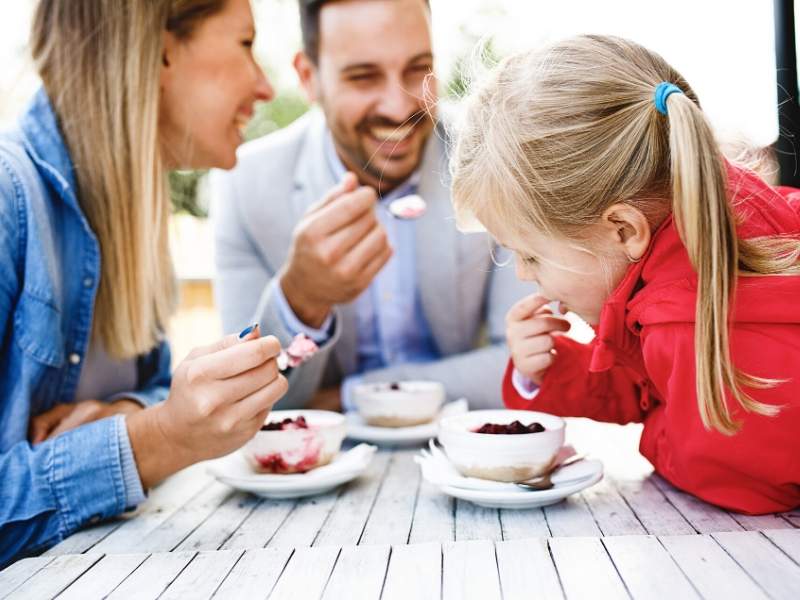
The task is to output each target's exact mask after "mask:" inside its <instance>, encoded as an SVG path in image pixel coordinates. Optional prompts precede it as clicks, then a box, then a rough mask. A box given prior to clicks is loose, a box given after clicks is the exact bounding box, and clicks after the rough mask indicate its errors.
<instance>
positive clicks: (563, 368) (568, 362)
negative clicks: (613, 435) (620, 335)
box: [503, 336, 651, 423]
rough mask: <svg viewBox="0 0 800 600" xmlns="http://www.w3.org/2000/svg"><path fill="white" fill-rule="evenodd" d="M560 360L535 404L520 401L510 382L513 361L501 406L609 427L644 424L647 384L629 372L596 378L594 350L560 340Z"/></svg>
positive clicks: (601, 374) (616, 368) (614, 371)
mask: <svg viewBox="0 0 800 600" xmlns="http://www.w3.org/2000/svg"><path fill="white" fill-rule="evenodd" d="M555 348H556V352H557V354H558V357H557V359H556V361H555V362H554V363H553V365H552V366H551V367H550V368H549V369H548V370H547V373H546V374H545V376H544V380H543V382H542V386H541V388H540V389H539V393H538V394H537V395H536V397H534V398H533V399H532V400H526V399H525V398H523V397H522V396H520V395H519V392H517V389H516V388H515V387H514V383H513V381H512V373H513V371H514V363H513V361H509V363H508V367H507V369H506V374H505V378H504V379H503V401H504V402H505V405H506V406H507V407H508V408H516V409H524V410H540V411H542V412H547V413H551V414H554V415H559V416H562V417H588V418H590V419H595V420H596V421H607V422H611V423H630V422H640V421H642V420H643V419H644V417H645V411H647V410H648V409H649V407H650V404H651V400H650V398H649V391H648V385H647V382H646V381H645V380H644V379H643V378H642V377H640V376H637V375H636V374H635V372H634V371H633V370H631V369H629V368H627V367H625V366H622V365H615V366H614V367H612V368H611V369H609V370H608V371H602V372H599V373H592V372H590V371H589V364H590V361H591V357H592V350H593V344H581V343H579V342H576V341H575V340H572V339H570V338H567V337H564V336H559V337H557V338H556V341H555Z"/></svg>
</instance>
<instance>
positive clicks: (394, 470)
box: [358, 450, 421, 544]
mask: <svg viewBox="0 0 800 600" xmlns="http://www.w3.org/2000/svg"><path fill="white" fill-rule="evenodd" d="M416 453H417V451H416V450H396V451H395V452H394V453H393V454H392V457H391V460H390V461H389V465H388V467H387V470H386V475H385V476H384V479H383V483H382V484H381V487H380V490H379V491H378V495H377V497H376V498H375V505H374V506H373V507H372V511H371V512H370V513H369V519H368V520H367V524H366V527H365V528H364V532H363V534H362V535H361V539H360V540H359V542H358V543H359V544H407V543H408V539H409V535H410V532H411V524H412V521H413V518H414V505H415V504H416V500H417V491H418V490H419V483H420V479H421V476H420V470H419V467H418V466H417V464H416V463H415V462H414V455H415V454H416Z"/></svg>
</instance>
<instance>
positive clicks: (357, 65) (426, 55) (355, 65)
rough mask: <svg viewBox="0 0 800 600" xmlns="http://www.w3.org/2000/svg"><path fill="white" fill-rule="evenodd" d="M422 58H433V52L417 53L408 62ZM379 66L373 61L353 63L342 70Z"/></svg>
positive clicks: (359, 69) (344, 71) (357, 69)
mask: <svg viewBox="0 0 800 600" xmlns="http://www.w3.org/2000/svg"><path fill="white" fill-rule="evenodd" d="M422 59H428V60H433V54H432V53H431V52H421V53H419V54H416V55H415V56H412V57H411V58H410V59H409V61H408V63H407V64H409V65H410V64H412V63H415V62H417V61H419V60H422ZM378 67H379V65H378V64H376V63H371V62H362V63H353V64H351V65H346V66H344V67H342V70H341V72H342V73H346V72H348V71H361V70H367V69H375V68H378Z"/></svg>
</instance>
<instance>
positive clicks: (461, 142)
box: [451, 36, 800, 434]
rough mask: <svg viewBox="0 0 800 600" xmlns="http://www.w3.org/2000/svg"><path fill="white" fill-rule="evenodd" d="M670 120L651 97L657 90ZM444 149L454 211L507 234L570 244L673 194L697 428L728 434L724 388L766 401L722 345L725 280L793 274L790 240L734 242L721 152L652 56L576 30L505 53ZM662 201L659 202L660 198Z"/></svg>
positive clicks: (731, 286)
mask: <svg viewBox="0 0 800 600" xmlns="http://www.w3.org/2000/svg"><path fill="white" fill-rule="evenodd" d="M663 81H667V82H671V83H673V84H675V85H677V86H678V87H680V88H681V90H682V91H683V92H684V93H683V94H671V95H670V96H669V97H668V100H667V105H668V114H667V116H665V115H663V114H661V113H659V112H658V110H657V109H656V106H655V104H654V91H655V88H656V86H657V85H658V84H659V83H661V82H663ZM466 102H467V105H466V112H465V117H464V122H463V124H462V127H461V129H460V131H459V132H458V133H459V136H458V140H457V143H456V147H455V150H454V153H453V157H452V162H451V170H452V172H453V201H454V204H455V207H456V212H457V214H458V216H459V219H460V220H461V221H462V222H465V221H466V220H467V219H469V218H470V217H477V218H478V219H479V220H483V219H481V216H482V215H483V216H486V215H489V214H491V219H492V220H493V221H495V222H499V223H502V224H503V225H504V226H507V227H509V228H510V230H511V231H513V232H515V233H517V234H520V235H524V232H525V231H526V230H530V229H531V228H533V229H534V230H537V231H540V232H543V233H545V234H547V235H552V236H556V237H562V238H566V239H580V234H581V232H582V231H584V232H585V228H586V227H587V226H589V225H591V224H594V223H596V222H598V221H599V219H600V218H601V216H602V215H603V213H604V211H605V210H606V209H607V208H608V207H609V206H611V205H612V204H615V203H618V202H624V203H628V204H630V205H633V206H635V207H637V208H639V209H640V210H641V211H642V212H643V213H644V214H645V215H653V214H655V213H657V212H663V209H662V211H658V210H655V211H654V210H653V209H654V207H655V208H656V209H657V208H658V206H659V205H661V206H664V205H665V204H666V203H669V202H671V209H672V213H673V215H674V219H675V224H676V227H677V230H678V232H679V234H680V236H681V239H682V241H683V243H684V245H685V247H686V250H687V252H688V254H689V259H690V261H691V263H692V265H693V267H694V268H695V270H696V271H697V277H698V281H697V308H696V321H695V350H696V351H695V355H696V357H695V366H696V374H697V375H696V379H697V382H696V384H697V403H698V408H699V411H700V416H701V418H702V420H703V423H704V425H705V426H706V428H711V427H713V428H714V429H716V430H718V431H720V432H722V433H726V434H732V433H734V432H735V431H737V430H738V428H739V423H738V422H737V421H736V420H735V419H734V418H733V416H732V414H731V409H730V407H729V406H728V404H727V402H726V400H725V393H726V391H728V392H729V393H730V395H731V397H732V398H733V399H735V401H736V402H737V403H738V404H739V405H740V406H741V407H742V408H743V409H745V410H747V411H752V412H756V413H759V414H764V415H773V414H775V413H776V412H777V407H775V406H771V405H768V404H764V403H761V402H758V401H756V400H754V399H753V398H751V397H750V396H749V395H748V394H747V393H746V392H745V391H744V387H750V388H763V387H767V386H769V385H773V384H774V383H775V382H774V381H772V380H766V379H762V378H757V377H753V376H749V375H746V374H743V373H741V372H739V371H738V370H737V369H736V368H735V367H734V366H733V364H732V362H731V357H730V350H729V338H730V335H729V323H728V316H729V314H730V312H731V302H732V298H733V297H734V291H735V286H736V279H737V275H739V274H762V275H776V274H789V273H798V272H800V264H799V263H798V258H800V241H798V240H794V239H787V238H781V237H776V238H756V239H749V240H741V239H737V237H736V221H735V217H734V216H733V213H732V209H731V205H730V202H729V199H728V196H727V187H726V183H727V182H726V169H725V163H724V159H723V158H722V155H721V153H720V150H719V148H718V146H717V144H716V142H715V139H714V136H713V133H712V131H711V127H710V126H709V124H708V122H707V120H706V118H705V116H704V114H703V112H702V110H701V109H700V105H699V103H698V100H697V97H696V95H695V93H694V92H693V91H692V89H691V87H690V86H689V84H688V83H687V82H686V80H685V79H684V78H683V77H681V75H680V74H679V73H678V72H677V71H675V70H674V69H673V68H672V67H670V66H669V65H668V64H667V63H666V62H665V61H664V60H663V59H662V58H661V57H660V56H659V55H657V54H655V53H654V52H650V51H648V50H647V49H645V48H643V47H642V46H639V45H638V44H635V43H633V42H630V41H627V40H624V39H621V38H616V37H609V36H579V37H575V38H571V39H568V40H565V41H562V42H560V43H557V44H555V45H553V46H551V47H549V48H547V49H546V50H544V51H540V52H527V53H522V54H517V55H515V56H512V57H510V58H508V59H506V60H505V61H503V62H501V64H500V65H498V67H497V68H496V69H495V70H494V71H493V72H492V73H491V75H490V77H489V79H488V80H487V81H486V82H485V83H483V84H482V85H481V86H480V87H478V88H477V89H476V90H475V91H474V92H473V93H472V94H471V95H470V97H469V98H468V99H467V101H466ZM670 199H671V200H670Z"/></svg>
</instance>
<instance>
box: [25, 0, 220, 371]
mask: <svg viewBox="0 0 800 600" xmlns="http://www.w3.org/2000/svg"><path fill="white" fill-rule="evenodd" d="M224 1H225V0H80V1H75V0H41V1H40V2H39V4H38V6H37V9H36V13H35V16H34V22H33V28H32V32H31V47H32V53H33V58H34V60H35V62H36V65H37V68H38V71H39V75H40V76H41V78H42V81H43V83H44V87H45V90H46V91H47V93H48V96H49V98H50V101H51V103H52V105H53V109H54V111H55V113H56V116H57V119H58V123H59V126H60V129H61V133H62V135H63V137H64V140H65V142H66V146H67V148H68V150H69V154H70V157H71V159H72V163H73V166H74V169H75V179H76V181H77V188H78V190H77V197H78V202H79V204H80V206H81V208H82V210H83V212H84V214H85V215H86V218H87V220H88V221H89V225H90V226H91V228H92V231H93V233H94V234H95V236H96V237H97V240H98V243H99V245H100V254H101V260H100V262H101V275H100V282H99V289H98V293H97V298H96V302H95V312H94V323H93V338H94V339H99V340H100V341H101V342H102V343H103V346H104V348H105V350H106V352H108V353H109V354H110V355H111V356H114V357H116V358H130V357H133V356H136V355H139V354H142V353H145V352H147V351H149V350H150V349H152V348H153V347H154V345H155V344H156V343H157V342H158V339H159V337H160V334H161V331H162V330H163V328H164V327H165V326H166V324H167V321H168V319H169V317H170V316H171V314H172V312H173V310H174V307H175V296H176V293H175V280H174V274H173V269H172V263H171V259H170V253H169V245H168V237H167V227H168V217H169V211H170V203H169V191H168V188H167V180H166V172H165V171H166V169H165V166H164V162H163V160H162V156H161V150H160V147H159V133H158V123H159V103H160V91H159V80H160V78H159V73H160V69H161V67H162V61H163V41H162V40H163V38H162V36H163V32H164V31H165V30H170V31H172V32H173V33H175V35H176V36H178V37H186V36H188V35H189V34H190V33H191V29H192V27H193V26H194V24H195V23H196V22H197V21H198V20H199V19H202V18H204V17H205V16H208V15H210V14H212V13H213V12H216V11H217V10H220V9H221V8H222V6H223V5H224Z"/></svg>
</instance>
